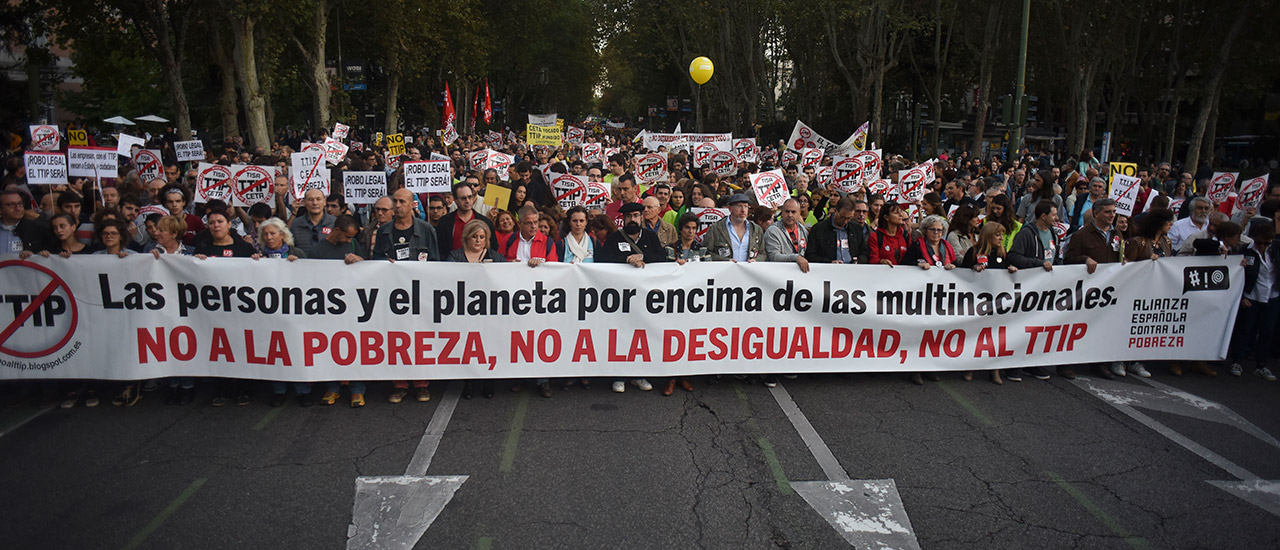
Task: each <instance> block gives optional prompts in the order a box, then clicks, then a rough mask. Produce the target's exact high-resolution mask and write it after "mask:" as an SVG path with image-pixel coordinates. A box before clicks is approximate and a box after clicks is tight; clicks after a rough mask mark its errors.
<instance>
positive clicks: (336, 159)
mask: <svg viewBox="0 0 1280 550" xmlns="http://www.w3.org/2000/svg"><path fill="white" fill-rule="evenodd" d="M349 149H350V147H348V146H347V145H346V144H345V143H342V142H341V141H338V140H336V139H332V138H330V139H326V140H324V160H325V162H328V163H329V164H332V165H334V166H337V165H338V163H340V162H342V160H343V159H344V158H345V157H346V156H347V151H348V150H349Z"/></svg>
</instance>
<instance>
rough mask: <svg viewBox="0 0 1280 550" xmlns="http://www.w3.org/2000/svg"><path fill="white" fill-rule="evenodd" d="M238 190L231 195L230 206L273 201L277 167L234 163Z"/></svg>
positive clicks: (232, 169)
mask: <svg viewBox="0 0 1280 550" xmlns="http://www.w3.org/2000/svg"><path fill="white" fill-rule="evenodd" d="M231 171H232V173H233V177H234V178H235V180H234V181H235V184H236V191H235V193H233V194H232V195H231V202H230V206H243V207H249V206H253V205H255V204H258V203H269V202H271V198H272V192H273V191H274V190H275V180H276V167H275V166H255V165H252V164H233V165H231Z"/></svg>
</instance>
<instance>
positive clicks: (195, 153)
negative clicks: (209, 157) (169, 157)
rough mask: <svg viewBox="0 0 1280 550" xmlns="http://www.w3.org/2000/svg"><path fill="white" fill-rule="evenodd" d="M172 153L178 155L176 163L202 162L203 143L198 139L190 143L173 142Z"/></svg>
mask: <svg viewBox="0 0 1280 550" xmlns="http://www.w3.org/2000/svg"><path fill="white" fill-rule="evenodd" d="M173 152H174V153H177V155H178V162H187V161H191V160H204V142H203V141H200V140H198V139H193V140H191V141H175V142H174V143H173Z"/></svg>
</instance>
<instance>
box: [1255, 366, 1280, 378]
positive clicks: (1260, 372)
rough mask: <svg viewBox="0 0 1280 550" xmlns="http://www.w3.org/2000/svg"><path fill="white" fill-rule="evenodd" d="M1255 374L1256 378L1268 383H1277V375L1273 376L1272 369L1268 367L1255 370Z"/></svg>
mask: <svg viewBox="0 0 1280 550" xmlns="http://www.w3.org/2000/svg"><path fill="white" fill-rule="evenodd" d="M1253 374H1254V376H1257V377H1258V378H1261V379H1263V380H1266V381H1267V382H1275V381H1276V375H1274V374H1271V369H1269V368H1267V367H1259V368H1256V369H1253Z"/></svg>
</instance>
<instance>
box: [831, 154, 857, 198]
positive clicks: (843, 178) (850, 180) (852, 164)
mask: <svg viewBox="0 0 1280 550" xmlns="http://www.w3.org/2000/svg"><path fill="white" fill-rule="evenodd" d="M831 167H832V168H834V169H835V176H834V178H833V181H834V182H835V184H836V187H837V188H838V189H839V190H840V192H841V193H853V192H855V191H857V190H859V189H861V188H862V160H861V158H860V157H857V156H853V157H836V159H835V164H833V165H832V166H831Z"/></svg>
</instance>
